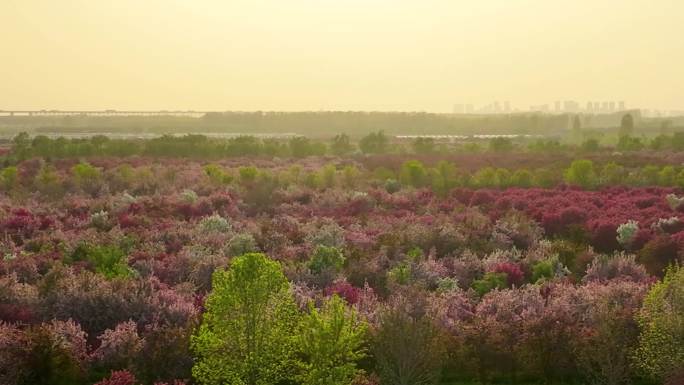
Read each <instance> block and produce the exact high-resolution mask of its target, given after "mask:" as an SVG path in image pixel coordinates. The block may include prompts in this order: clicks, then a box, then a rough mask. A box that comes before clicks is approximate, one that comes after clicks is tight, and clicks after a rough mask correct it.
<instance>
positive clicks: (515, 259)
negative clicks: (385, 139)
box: [0, 142, 684, 385]
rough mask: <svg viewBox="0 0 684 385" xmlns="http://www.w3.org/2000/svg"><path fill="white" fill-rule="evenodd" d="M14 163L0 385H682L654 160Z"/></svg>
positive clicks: (1, 290) (682, 292) (668, 183)
mask: <svg viewBox="0 0 684 385" xmlns="http://www.w3.org/2000/svg"><path fill="white" fill-rule="evenodd" d="M33 144H34V146H35V145H36V143H35V142H34V143H33ZM39 144H40V143H39ZM22 146H23V147H22ZM29 147H30V145H28V144H26V145H24V144H22V145H21V146H18V145H17V144H16V143H15V146H14V147H13V148H12V150H11V151H9V152H8V153H7V154H6V155H5V166H6V167H5V168H3V169H2V170H0V188H1V189H2V192H1V193H0V251H1V255H0V384H8V385H14V384H17V385H18V384H45V385H47V384H65V385H66V384H76V385H79V384H83V385H89V384H98V385H138V384H150V385H151V384H158V385H161V384H168V385H172V384H175V385H180V384H188V385H189V384H217V385H218V384H245V385H266V384H306V385H323V384H325V385H333V384H334V385H337V384H339V385H343V384H354V385H371V384H383V385H384V384H387V385H414V384H425V385H430V384H471V383H473V384H474V383H479V384H490V383H506V384H541V383H543V384H552V383H557V384H607V385H621V384H632V383H638V384H661V383H665V382H668V383H669V384H673V385H675V384H681V383H682V381H684V326H683V325H684V270H681V269H679V268H678V267H677V266H678V264H679V263H680V262H681V260H682V256H683V255H684V191H683V190H682V183H681V182H683V181H684V173H683V172H682V167H681V165H680V164H677V163H668V158H667V157H666V156H663V155H660V154H658V153H656V152H652V153H648V152H646V153H644V152H642V153H640V154H639V155H638V156H637V155H635V156H632V157H629V156H625V157H624V158H618V160H620V159H622V160H624V162H621V163H617V162H615V161H614V159H615V158H611V157H610V156H607V155H605V154H603V155H602V154H595V155H592V156H588V157H587V158H591V159H593V161H592V160H587V159H579V158H578V159H575V158H574V157H573V155H572V153H568V152H565V153H561V154H560V155H559V158H558V159H561V161H557V162H556V163H555V164H553V165H549V163H548V162H546V161H545V159H548V158H549V157H548V154H540V153H528V152H526V153H522V154H521V153H516V152H512V153H503V154H501V153H498V154H491V153H473V154H470V155H468V156H467V158H468V159H467V160H466V159H465V158H466V156H463V155H459V157H451V158H450V157H447V156H441V157H440V156H438V155H434V154H433V155H430V156H429V157H426V156H423V157H422V158H420V156H417V155H415V154H399V153H398V154H393V155H378V154H353V153H350V154H327V155H326V154H319V155H315V154H304V155H305V156H287V155H283V156H268V155H264V154H263V153H262V154H257V155H250V154H246V155H245V154H233V155H231V156H230V157H220V156H211V157H208V159H202V157H188V156H180V155H179V156H170V155H168V154H161V153H159V154H157V155H154V154H151V155H150V154H142V155H136V156H114V155H110V156H97V151H95V154H91V155H89V156H65V155H63V154H62V155H60V154H57V153H55V154H52V155H46V154H44V153H40V151H38V150H36V148H33V149H31V148H29ZM167 150H168V149H167ZM46 151H47V150H46ZM169 151H171V152H172V151H173V149H171V150H169ZM671 156H672V157H676V154H675V155H671ZM419 158H420V159H421V160H417V159H419ZM640 159H641V160H643V159H648V160H649V161H648V162H649V163H646V162H647V161H646V160H643V161H640ZM460 161H462V162H463V163H465V162H466V161H467V162H469V163H468V165H464V164H461V163H459V162H460ZM532 164H539V165H540V167H534V168H531V167H529V166H528V165H532Z"/></svg>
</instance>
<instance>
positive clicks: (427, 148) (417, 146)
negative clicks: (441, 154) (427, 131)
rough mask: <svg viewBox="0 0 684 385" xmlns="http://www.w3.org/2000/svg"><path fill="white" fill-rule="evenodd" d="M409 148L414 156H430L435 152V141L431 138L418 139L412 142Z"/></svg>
mask: <svg viewBox="0 0 684 385" xmlns="http://www.w3.org/2000/svg"><path fill="white" fill-rule="evenodd" d="M411 146H412V147H413V152H414V153H416V154H432V153H433V152H435V140H434V139H432V138H425V137H418V138H416V139H414V140H413V143H411Z"/></svg>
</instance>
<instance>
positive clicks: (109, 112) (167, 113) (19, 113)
mask: <svg viewBox="0 0 684 385" xmlns="http://www.w3.org/2000/svg"><path fill="white" fill-rule="evenodd" d="M207 112H209V111H194V110H172V111H171V110H158V111H152V110H149V111H144V110H143V111H140V110H89V111H86V110H84V111H66V110H9V111H6V110H0V116H189V117H196V118H197V117H201V116H203V115H204V114H206V113H207Z"/></svg>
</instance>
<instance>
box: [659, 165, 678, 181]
mask: <svg viewBox="0 0 684 385" xmlns="http://www.w3.org/2000/svg"><path fill="white" fill-rule="evenodd" d="M676 180H677V171H676V170H675V168H674V167H673V166H665V167H663V168H662V170H660V172H659V173H658V182H659V184H660V185H661V186H674V185H675V183H676Z"/></svg>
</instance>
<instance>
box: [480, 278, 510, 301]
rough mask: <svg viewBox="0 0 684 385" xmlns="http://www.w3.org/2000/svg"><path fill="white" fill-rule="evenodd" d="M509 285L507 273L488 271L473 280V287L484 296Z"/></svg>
mask: <svg viewBox="0 0 684 385" xmlns="http://www.w3.org/2000/svg"><path fill="white" fill-rule="evenodd" d="M506 286H508V276H507V274H506V273H495V272H488V273H486V274H485V275H484V277H482V278H481V279H478V280H476V281H474V282H473V284H472V288H473V290H475V292H476V293H477V294H478V295H479V296H480V297H482V296H483V295H485V294H487V293H489V292H490V291H492V290H494V289H504V288H506Z"/></svg>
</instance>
